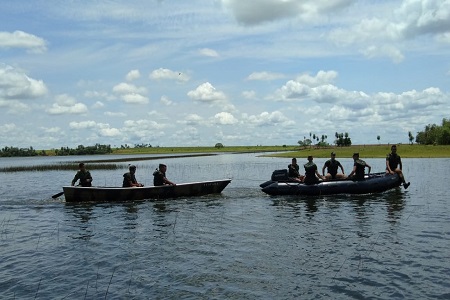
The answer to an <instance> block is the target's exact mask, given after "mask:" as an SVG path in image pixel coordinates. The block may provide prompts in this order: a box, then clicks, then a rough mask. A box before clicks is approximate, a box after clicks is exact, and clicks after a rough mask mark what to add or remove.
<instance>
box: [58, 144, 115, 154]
mask: <svg viewBox="0 0 450 300" xmlns="http://www.w3.org/2000/svg"><path fill="white" fill-rule="evenodd" d="M109 153H112V149H111V145H101V144H95V145H94V146H83V145H78V147H77V148H75V149H73V148H69V147H61V149H55V155H57V156H67V155H93V154H109Z"/></svg>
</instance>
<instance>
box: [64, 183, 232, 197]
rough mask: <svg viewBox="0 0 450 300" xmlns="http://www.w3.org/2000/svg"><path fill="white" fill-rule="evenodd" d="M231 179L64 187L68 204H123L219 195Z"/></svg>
mask: <svg viewBox="0 0 450 300" xmlns="http://www.w3.org/2000/svg"><path fill="white" fill-rule="evenodd" d="M230 182H231V179H222V180H211V181H201V182H191V183H179V184H177V185H163V186H146V187H127V188H124V187H99V186H97V187H81V186H63V191H64V197H65V199H66V202H86V201H89V202H122V201H132V200H144V199H167V198H177V197H191V196H202V195H208V194H218V193H221V192H222V191H223V189H224V188H225V187H226V186H227V185H228V184H229V183H230Z"/></svg>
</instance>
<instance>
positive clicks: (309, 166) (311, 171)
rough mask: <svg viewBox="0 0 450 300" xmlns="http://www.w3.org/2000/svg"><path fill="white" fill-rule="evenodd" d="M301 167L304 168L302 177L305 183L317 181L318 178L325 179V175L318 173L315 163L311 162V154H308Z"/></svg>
mask: <svg viewBox="0 0 450 300" xmlns="http://www.w3.org/2000/svg"><path fill="white" fill-rule="evenodd" d="M303 167H304V168H305V178H304V179H303V182H304V183H305V184H316V183H319V178H320V179H322V180H323V179H325V177H322V175H320V174H319V171H318V170H317V165H316V164H315V163H314V162H313V157H312V155H309V156H308V162H307V163H306V164H304V165H303Z"/></svg>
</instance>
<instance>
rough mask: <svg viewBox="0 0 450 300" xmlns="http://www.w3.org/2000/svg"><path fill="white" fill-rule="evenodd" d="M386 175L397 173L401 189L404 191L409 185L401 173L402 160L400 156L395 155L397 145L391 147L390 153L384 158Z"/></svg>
mask: <svg viewBox="0 0 450 300" xmlns="http://www.w3.org/2000/svg"><path fill="white" fill-rule="evenodd" d="M386 173H388V174H395V173H397V174H398V176H399V177H400V179H401V180H402V183H403V187H404V188H405V189H407V188H408V186H409V185H410V183H409V182H406V180H405V176H404V175H403V172H402V159H401V158H400V155H398V154H397V145H392V146H391V153H389V154H388V155H387V156H386Z"/></svg>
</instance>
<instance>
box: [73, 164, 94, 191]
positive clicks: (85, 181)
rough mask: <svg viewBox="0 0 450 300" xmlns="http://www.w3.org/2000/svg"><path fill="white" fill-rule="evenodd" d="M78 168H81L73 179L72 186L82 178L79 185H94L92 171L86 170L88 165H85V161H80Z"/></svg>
mask: <svg viewBox="0 0 450 300" xmlns="http://www.w3.org/2000/svg"><path fill="white" fill-rule="evenodd" d="M78 168H79V170H78V172H77V174H75V177H74V178H73V180H72V186H74V185H75V183H76V182H77V181H78V180H80V184H79V185H81V186H92V176H91V173H90V172H89V171H88V170H86V166H85V165H84V163H79V164H78Z"/></svg>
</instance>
